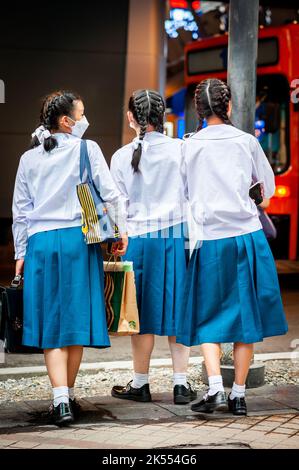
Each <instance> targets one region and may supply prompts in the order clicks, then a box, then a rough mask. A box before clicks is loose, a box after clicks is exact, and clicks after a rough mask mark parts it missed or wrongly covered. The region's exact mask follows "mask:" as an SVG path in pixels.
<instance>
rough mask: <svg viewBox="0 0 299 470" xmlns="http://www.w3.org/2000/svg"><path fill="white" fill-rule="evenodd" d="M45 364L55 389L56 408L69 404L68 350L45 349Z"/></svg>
mask: <svg viewBox="0 0 299 470" xmlns="http://www.w3.org/2000/svg"><path fill="white" fill-rule="evenodd" d="M44 356H45V363H46V367H47V371H48V375H49V379H50V382H51V384H52V387H53V395H54V406H55V407H56V406H58V405H59V404H60V403H68V402H69V392H68V376H67V363H68V348H57V349H45V350H44Z"/></svg>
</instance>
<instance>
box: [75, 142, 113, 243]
mask: <svg viewBox="0 0 299 470" xmlns="http://www.w3.org/2000/svg"><path fill="white" fill-rule="evenodd" d="M85 169H86V170H87V182H86V183H82V179H83V173H84V171H85ZM80 179H81V183H80V184H78V185H77V195H78V199H79V202H80V205H81V211H82V232H83V234H84V237H85V242H86V243H87V244H88V245H89V244H92V243H102V242H116V241H118V240H120V234H119V230H118V227H117V225H116V224H115V222H114V221H113V220H112V217H111V216H110V214H109V210H108V208H107V206H106V205H105V202H104V201H103V199H102V198H101V195H100V193H99V191H98V190H97V188H96V187H95V185H94V183H93V181H92V173H91V167H90V161H89V158H88V152H87V144H86V141H85V140H81V148H80Z"/></svg>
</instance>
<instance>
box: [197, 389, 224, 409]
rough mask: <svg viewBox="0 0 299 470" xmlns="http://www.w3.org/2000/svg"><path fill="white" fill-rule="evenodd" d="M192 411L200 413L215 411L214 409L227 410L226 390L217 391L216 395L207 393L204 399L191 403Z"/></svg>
mask: <svg viewBox="0 0 299 470" xmlns="http://www.w3.org/2000/svg"><path fill="white" fill-rule="evenodd" d="M191 410H192V411H197V412H200V413H213V411H227V397H226V393H225V392H217V393H216V394H215V395H211V396H210V395H208V394H206V395H205V396H204V397H203V399H202V400H200V401H198V402H195V403H193V404H192V405H191Z"/></svg>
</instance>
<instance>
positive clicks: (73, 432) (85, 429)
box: [0, 385, 299, 449]
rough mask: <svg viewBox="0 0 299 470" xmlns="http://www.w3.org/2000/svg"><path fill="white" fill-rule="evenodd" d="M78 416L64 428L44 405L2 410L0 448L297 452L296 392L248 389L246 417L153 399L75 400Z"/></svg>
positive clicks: (298, 402) (287, 388)
mask: <svg viewBox="0 0 299 470" xmlns="http://www.w3.org/2000/svg"><path fill="white" fill-rule="evenodd" d="M80 403H81V405H82V408H83V410H82V415H81V418H80V420H79V421H78V422H77V423H76V424H75V425H73V426H71V427H69V428H63V429H58V428H56V427H55V426H53V425H51V424H49V422H48V418H47V413H46V411H47V407H48V405H49V402H48V401H25V402H16V403H12V404H7V405H3V406H1V410H0V448H6V449H16V448H20V449H24V448H26V449H28V448H30V449H31V448H32V449H33V448H34V449H35V448H36V449H42V448H43V449H61V448H67V449H120V448H122V449H123V448H127V449H130V448H131V449H137V448H145V449H146V448H164V449H165V448H181V447H183V448H186V449H187V448H191V449H192V448H219V447H222V448H244V449H245V448H255V449H257V448H265V449H266V448H280V449H283V448H290V449H291V448H296V449H299V387H298V386H290V385H281V386H276V387H274V386H269V385H267V386H264V387H261V388H258V389H251V390H248V394H247V404H248V408H249V414H248V416H247V417H246V418H236V417H233V416H232V415H231V414H229V413H225V414H211V415H201V414H198V413H197V414H195V413H192V412H191V410H190V407H189V406H177V405H174V404H173V403H172V395H171V394H153V402H152V403H135V402H127V401H121V400H117V399H115V398H112V397H102V396H96V397H92V398H84V399H81V400H80Z"/></svg>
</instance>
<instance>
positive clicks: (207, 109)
mask: <svg viewBox="0 0 299 470" xmlns="http://www.w3.org/2000/svg"><path fill="white" fill-rule="evenodd" d="M230 100H231V91H230V87H229V86H228V85H227V84H226V83H224V82H223V81H222V80H218V79H217V78H209V79H207V80H203V81H202V82H200V83H199V84H198V85H197V87H196V90H195V96H194V101H195V108H196V112H197V115H198V120H199V123H198V128H197V130H198V131H200V130H201V129H202V126H203V120H204V119H207V118H209V117H211V116H212V115H216V116H217V117H219V118H220V119H221V120H222V121H223V122H224V124H230V125H232V123H231V121H230V119H229V117H228V115H227V111H228V104H229V102H230Z"/></svg>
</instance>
